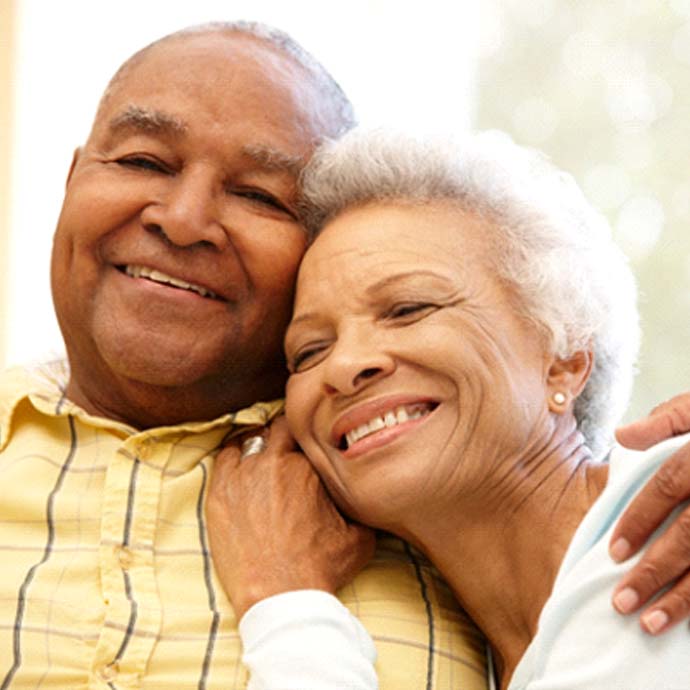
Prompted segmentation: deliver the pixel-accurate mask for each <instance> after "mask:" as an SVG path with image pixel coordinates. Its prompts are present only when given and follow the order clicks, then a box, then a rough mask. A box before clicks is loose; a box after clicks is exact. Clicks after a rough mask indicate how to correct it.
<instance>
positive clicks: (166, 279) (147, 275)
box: [118, 264, 222, 299]
mask: <svg viewBox="0 0 690 690" xmlns="http://www.w3.org/2000/svg"><path fill="white" fill-rule="evenodd" d="M118 270H120V271H121V272H123V273H125V274H126V275H128V276H130V277H131V278H144V279H146V280H150V281H152V282H154V283H161V284H162V285H170V286H172V287H176V288H180V289H182V290H189V291H191V292H196V293H197V294H199V295H201V296H202V297H209V298H211V299H222V298H220V297H219V296H218V295H217V294H216V293H215V292H213V290H209V289H208V288H205V287H204V286H203V285H196V284H194V283H188V282H187V281H186V280H183V279H182V278H177V277H175V276H171V275H168V274H167V273H163V272H162V271H159V270H157V269H155V268H149V267H148V266H140V265H138V264H127V265H125V266H118Z"/></svg>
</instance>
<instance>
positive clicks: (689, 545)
mask: <svg viewBox="0 0 690 690" xmlns="http://www.w3.org/2000/svg"><path fill="white" fill-rule="evenodd" d="M689 569H690V507H688V508H686V509H685V510H684V511H682V512H681V513H680V515H679V516H678V517H677V518H676V519H675V520H674V521H673V522H672V523H671V524H670V526H669V528H668V530H667V531H666V533H665V534H663V535H662V536H661V537H659V539H658V540H657V541H656V542H654V544H652V546H651V547H650V548H649V549H648V551H647V553H645V555H644V557H643V558H642V559H641V560H640V562H639V563H638V564H637V565H636V566H635V567H634V568H633V569H632V570H631V571H630V572H629V573H627V574H626V575H625V576H624V577H623V578H622V579H621V581H620V582H619V584H618V586H617V587H616V590H615V591H614V594H613V605H614V607H615V608H616V610H618V611H619V612H620V613H631V612H633V611H636V610H637V609H639V608H640V607H642V606H644V605H645V604H646V603H647V602H648V601H649V600H650V599H651V598H652V597H653V596H654V595H656V594H657V593H658V592H659V591H660V590H661V589H663V588H664V587H666V586H667V585H669V583H673V585H672V587H671V589H669V591H667V592H665V593H664V594H663V595H662V596H661V597H660V598H659V599H658V600H657V601H655V602H654V603H653V604H652V605H651V606H650V607H648V608H647V609H646V610H645V612H644V613H643V614H642V616H641V619H640V622H641V624H642V627H643V628H644V629H645V630H646V631H647V632H649V633H652V634H657V633H659V632H662V631H663V630H666V629H668V628H669V627H671V626H672V625H674V624H675V623H677V622H679V621H680V620H683V619H684V618H686V617H688V615H690V570H689ZM674 580H675V582H674Z"/></svg>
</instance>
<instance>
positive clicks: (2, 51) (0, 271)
mask: <svg viewBox="0 0 690 690" xmlns="http://www.w3.org/2000/svg"><path fill="white" fill-rule="evenodd" d="M13 39H14V2H13V1H12V0H2V1H1V2H0V132H3V133H4V135H3V136H0V190H4V191H3V193H2V194H0V324H2V325H4V324H7V307H8V305H7V302H8V299H7V297H8V280H7V274H8V266H9V257H8V247H9V225H10V199H11V193H10V160H11V151H12V137H11V132H12V94H13V88H12V75H13V70H14V61H13V58H14V53H13ZM5 332H6V330H5V328H2V327H0V333H3V334H4V333H5ZM4 358H5V338H4V337H0V362H2V361H4Z"/></svg>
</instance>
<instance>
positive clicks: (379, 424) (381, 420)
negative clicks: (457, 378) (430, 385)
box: [344, 403, 433, 450]
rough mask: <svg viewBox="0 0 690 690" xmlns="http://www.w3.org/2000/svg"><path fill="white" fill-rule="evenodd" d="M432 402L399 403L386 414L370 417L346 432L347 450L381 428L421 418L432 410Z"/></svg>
mask: <svg viewBox="0 0 690 690" xmlns="http://www.w3.org/2000/svg"><path fill="white" fill-rule="evenodd" d="M432 409H433V408H432V405H431V403H422V404H419V403H417V404H415V405H399V406H398V407H396V408H395V409H393V410H389V411H388V412H386V413H385V414H384V415H379V416H378V417H374V418H373V419H370V420H369V421H368V422H365V423H364V424H361V425H360V426H358V427H356V428H355V429H352V431H348V432H347V433H346V434H345V448H344V449H345V450H347V448H350V447H351V446H352V445H353V444H354V443H356V442H357V441H359V440H360V439H362V438H364V437H365V436H369V434H374V433H376V432H377V431H380V430H381V429H386V428H389V427H393V426H396V425H398V424H404V423H405V422H409V421H411V420H413V419H419V418H420V417H424V416H426V415H428V414H429V412H431V410H432Z"/></svg>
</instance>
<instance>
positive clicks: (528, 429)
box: [285, 203, 550, 529]
mask: <svg viewBox="0 0 690 690" xmlns="http://www.w3.org/2000/svg"><path fill="white" fill-rule="evenodd" d="M492 231H493V229H492V228H491V226H490V225H488V224H487V222H486V221H485V220H481V219H480V218H478V217H476V216H474V215H472V214H469V213H466V212H464V211H461V210H459V209H458V208H457V207H454V206H452V205H450V204H444V203H435V204H430V205H425V206H412V205H405V204H394V205H393V204H388V205H373V206H366V207H363V208H359V209H355V210H351V211H348V212H346V213H344V214H343V215H341V216H339V217H338V218H336V219H335V220H334V221H333V222H331V223H330V224H329V225H328V226H327V227H326V228H325V230H324V231H323V233H322V234H321V235H320V236H319V238H318V239H317V240H316V242H315V243H314V245H313V246H312V247H311V248H310V249H309V251H308V252H307V254H306V257H305V259H304V261H303V263H302V266H301V269H300V273H299V279H298V284H297V294H296V302H295V310H294V316H293V319H292V323H291V324H290V327H289V329H288V332H287V335H286V340H285V343H286V352H287V357H288V362H289V365H290V368H291V376H290V379H289V382H288V387H287V416H288V421H289V423H290V427H291V429H292V431H293V433H294V435H295V437H296V439H297V441H298V442H299V444H300V445H301V446H302V448H303V449H304V451H305V452H306V453H307V455H308V456H309V458H310V459H311V461H312V462H313V464H314V465H315V466H316V468H317V470H318V472H319V473H320V474H321V476H322V477H323V479H324V481H325V483H326V484H327V486H328V488H329V490H330V492H331V494H332V495H333V497H334V498H335V500H336V502H337V503H339V505H340V506H341V507H342V508H343V509H344V510H346V511H347V512H349V513H350V514H352V515H353V516H354V517H356V518H359V519H361V520H363V521H366V522H368V523H370V524H373V525H375V526H378V527H382V528H387V529H392V528H395V527H396V526H399V525H401V524H404V523H405V521H406V520H408V519H409V518H410V517H411V516H412V515H413V514H415V511H417V512H419V511H420V510H422V509H423V510H424V511H426V513H427V514H428V511H429V510H432V511H433V510H434V509H438V510H439V511H442V510H443V507H444V506H445V505H449V504H450V503H451V502H452V503H455V502H456V501H457V497H458V494H459V493H463V492H464V493H466V495H467V496H470V497H472V496H475V497H476V498H477V500H480V496H481V494H482V491H483V489H484V488H486V487H487V486H488V484H490V483H491V481H490V478H491V476H492V475H494V476H497V474H496V473H499V472H501V468H503V469H504V471H505V467H506V465H505V463H506V462H510V461H511V460H514V461H515V463H516V464H517V462H518V460H519V457H520V455H521V453H523V452H524V450H525V448H526V447H527V446H529V445H530V444H532V443H535V429H538V428H539V425H540V422H542V421H543V420H544V419H545V418H546V417H547V416H548V408H547V396H548V391H547V390H546V377H547V371H548V368H549V364H550V360H549V358H548V356H547V355H546V354H545V349H544V343H543V338H542V337H541V336H540V335H539V334H538V333H537V331H536V329H535V328H534V326H532V325H529V324H528V323H526V322H525V321H524V320H523V319H522V318H520V317H519V316H518V315H517V314H516V312H515V307H514V304H515V302H514V300H511V299H509V293H508V290H507V289H506V288H505V287H504V286H503V285H502V284H501V283H500V282H499V281H498V280H497V279H496V278H495V277H494V275H493V273H492V271H491V269H490V268H489V265H490V264H489V262H488V258H489V254H488V252H490V251H491V250H490V244H489V242H488V241H487V239H486V235H487V233H490V232H492Z"/></svg>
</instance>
